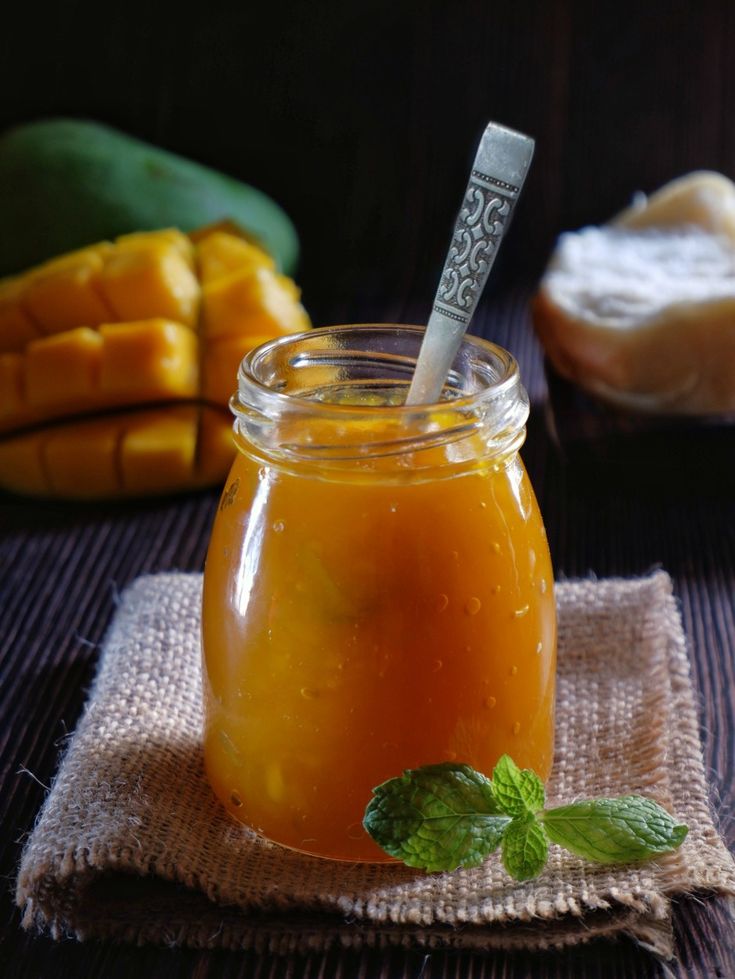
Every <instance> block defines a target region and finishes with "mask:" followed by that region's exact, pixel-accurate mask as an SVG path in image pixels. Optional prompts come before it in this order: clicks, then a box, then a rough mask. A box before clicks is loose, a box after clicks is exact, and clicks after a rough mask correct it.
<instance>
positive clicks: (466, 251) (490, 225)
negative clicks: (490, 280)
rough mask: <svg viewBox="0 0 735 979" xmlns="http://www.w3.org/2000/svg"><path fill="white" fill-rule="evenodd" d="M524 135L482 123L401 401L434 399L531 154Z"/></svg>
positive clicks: (472, 309) (411, 402) (471, 311)
mask: <svg viewBox="0 0 735 979" xmlns="http://www.w3.org/2000/svg"><path fill="white" fill-rule="evenodd" d="M533 148H534V141H533V140H532V139H531V138H530V137H529V136H524V135H523V134H522V133H517V132H515V131H514V130H513V129H506V127H505V126H499V125H498V124H497V123H495V122H491V123H488V125H487V127H486V129H485V132H484V133H483V134H482V139H481V140H480V146H479V147H478V150H477V156H476V157H475V162H474V163H473V164H472V172H471V174H470V180H469V183H468V184H467V190H466V191H465V195H464V201H463V203H462V207H461V209H460V212H459V216H458V217H457V222H456V224H455V226H454V234H453V236H452V243H451V245H450V246H449V252H448V254H447V258H446V261H445V263H444V270H443V272H442V275H441V279H440V280H439V287H438V289H437V292H436V296H435V298H434V308H433V310H432V313H431V316H430V317H429V322H428V324H427V327H426V333H425V334H424V339H423V342H422V344H421V350H420V351H419V356H418V359H417V360H416V369H415V371H414V375H413V380H412V381H411V387H410V388H409V391H408V397H407V398H406V404H408V405H415V404H431V403H433V402H435V401H438V400H439V397H440V395H441V392H442V388H443V387H444V382H445V381H446V379H447V374H448V373H449V368H450V367H451V366H452V361H453V360H454V358H455V356H456V354H457V351H458V350H459V346H460V344H461V342H462V337H463V336H464V334H465V331H466V329H467V327H468V326H469V323H470V320H471V319H472V316H473V315H474V312H475V309H476V307H477V303H478V300H479V298H480V295H481V294H482V290H483V289H484V288H485V283H486V282H487V277H488V275H489V274H490V269H491V268H492V265H493V262H494V261H495V256H496V255H497V253H498V248H499V247H500V242H501V241H502V239H503V235H504V234H505V231H506V229H507V227H508V225H509V223H510V218H511V215H512V213H513V208H514V207H515V203H516V201H517V200H518V197H519V196H520V193H521V188H522V187H523V181H524V180H525V179H526V174H527V172H528V168H529V166H530V165H531V157H532V156H533Z"/></svg>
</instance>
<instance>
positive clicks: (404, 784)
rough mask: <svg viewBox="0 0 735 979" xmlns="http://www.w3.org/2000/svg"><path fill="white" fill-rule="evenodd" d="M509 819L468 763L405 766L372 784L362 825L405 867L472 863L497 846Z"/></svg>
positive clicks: (453, 867) (440, 867) (445, 867)
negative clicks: (384, 779) (408, 768)
mask: <svg viewBox="0 0 735 979" xmlns="http://www.w3.org/2000/svg"><path fill="white" fill-rule="evenodd" d="M509 823H510V818H509V817H508V816H507V815H504V814H503V813H501V812H500V810H499V809H498V806H497V804H496V802H495V799H494V797H493V792H492V786H491V784H490V780H489V779H487V778H486V777H485V776H484V775H481V774H480V773H479V772H476V771H475V770H474V769H473V768H471V767H470V766H469V765H458V764H454V763H449V762H448V763H444V764H440V765H424V766H423V767H422V768H416V769H411V770H408V771H405V772H404V773H403V775H401V776H399V777H398V778H392V779H390V780H389V781H387V782H383V784H382V785H379V786H377V788H375V789H373V798H372V799H371V800H370V802H369V803H368V807H367V809H366V810H365V818H364V820H363V826H364V827H365V829H366V830H367V832H368V833H369V834H370V836H372V838H373V839H374V840H375V842H376V843H377V844H378V846H380V847H382V848H383V849H384V850H385V851H386V853H389V854H390V855H391V856H393V857H398V858H399V859H401V860H403V862H404V863H406V864H408V866H409V867H419V868H421V869H423V870H429V871H435V870H456V869H457V867H477V866H478V865H479V864H481V863H482V861H483V860H484V859H485V857H487V856H488V854H490V853H492V852H493V850H495V849H497V847H498V845H499V844H500V841H501V839H502V837H503V833H504V831H505V828H506V826H507V825H508V824H509Z"/></svg>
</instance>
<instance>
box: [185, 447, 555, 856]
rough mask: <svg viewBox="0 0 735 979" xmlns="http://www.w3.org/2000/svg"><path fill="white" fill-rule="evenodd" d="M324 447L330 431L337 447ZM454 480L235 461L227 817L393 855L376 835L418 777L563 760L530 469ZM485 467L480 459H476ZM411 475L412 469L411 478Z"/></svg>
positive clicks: (208, 647) (212, 648) (490, 467)
mask: <svg viewBox="0 0 735 979" xmlns="http://www.w3.org/2000/svg"><path fill="white" fill-rule="evenodd" d="M320 440H321V441H324V433H320ZM429 451H430V453H433V454H434V455H435V456H436V462H437V467H435V468H434V469H432V470H431V471H432V473H434V475H435V476H436V477H437V478H433V477H431V478H428V477H424V476H421V477H420V478H416V477H417V474H416V473H415V472H413V473H412V471H411V458H410V457H409V458H408V460H407V461H404V462H403V463H402V464H399V465H398V466H396V464H395V461H393V462H392V463H391V464H390V467H389V468H390V469H391V473H390V478H386V479H382V478H381V474H380V466H378V469H377V472H376V471H373V472H371V473H370V474H369V476H366V477H363V475H362V474H361V470H360V466H359V464H357V463H354V464H352V465H350V464H349V463H347V464H345V472H344V473H342V474H340V475H334V474H332V475H329V474H324V473H322V474H321V475H319V474H316V473H314V472H311V473H299V472H297V471H296V470H295V469H293V468H291V469H287V468H282V467H280V466H278V465H275V464H270V463H269V462H268V461H267V460H264V459H263V458H262V457H261V458H260V459H258V460H256V459H255V458H253V457H251V456H250V455H249V454H247V453H246V452H244V451H241V452H240V453H238V458H237V459H236V461H235V464H234V467H233V469H232V472H231V474H230V478H229V481H228V483H227V486H226V488H225V492H224V494H223V496H222V501H221V503H220V509H219V512H218V515H217V520H216V522H215V526H214V531H213V535H212V540H211V545H210V549H209V555H208V558H207V568H206V575H205V589H204V608H203V644H204V664H205V670H204V674H205V677H204V687H205V690H204V694H205V717H206V723H205V737H204V746H205V759H206V769H207V774H208V777H209V780H210V782H211V785H212V787H213V788H214V791H215V792H216V794H217V796H218V797H219V798H220V800H221V801H222V803H223V804H224V806H225V807H226V808H227V810H228V812H229V813H231V814H232V816H234V817H235V818H236V819H238V820H240V821H242V822H244V823H246V824H248V825H249V826H251V827H252V828H254V829H255V830H257V831H258V832H259V833H261V834H263V835H264V836H266V837H267V838H269V839H271V840H274V841H276V842H278V843H281V844H284V845H286V846H288V847H292V848H294V849H296V850H301V851H306V852H309V853H315V854H319V855H322V856H327V857H333V858H338V859H344V860H386V859H389V858H388V857H387V856H386V855H385V854H384V853H383V852H382V850H380V849H379V848H378V846H377V845H376V844H375V843H373V841H372V840H371V839H370V838H369V837H368V835H367V833H366V832H365V831H364V829H363V828H362V818H363V815H364V811H365V807H366V805H367V803H368V802H369V800H370V798H371V790H372V789H373V787H374V786H376V785H378V784H379V783H381V782H383V781H385V780H386V779H388V778H391V777H393V776H396V775H399V774H400V773H401V772H402V771H403V770H404V769H406V768H413V767H416V766H419V765H424V764H431V763H436V762H442V761H457V762H467V763H469V764H470V765H472V766H474V767H475V768H477V769H479V770H480V771H482V772H485V773H486V774H488V775H490V774H491V773H492V769H493V766H494V765H495V762H496V761H497V759H498V757H499V756H500V755H501V754H503V753H504V752H507V753H508V754H510V755H511V756H512V757H513V759H514V760H515V761H516V762H517V763H518V764H519V765H520V766H522V767H529V768H532V769H534V770H535V771H536V772H537V773H538V774H539V775H540V776H541V777H542V778H544V779H545V778H546V777H547V776H548V774H549V770H550V768H551V763H552V753H553V732H554V674H555V656H556V618H555V604H554V594H553V575H552V568H551V563H550V558H549V551H548V546H547V542H546V535H545V532H544V528H543V524H542V521H541V516H540V513H539V510H538V506H537V503H536V500H535V497H534V494H533V490H532V488H531V485H530V482H529V480H528V477H527V475H526V472H525V470H524V468H523V465H522V463H521V462H520V459H519V458H518V456H517V455H516V454H515V453H512V454H511V455H510V456H508V457H506V458H504V459H498V458H493V459H492V460H490V461H488V460H487V459H484V460H480V461H477V460H475V461H474V462H473V463H471V464H469V465H467V466H465V467H464V468H460V470H458V471H453V472H452V474H450V475H449V476H446V475H445V476H444V477H443V478H441V477H442V469H441V463H442V462H445V461H446V460H447V459H450V458H452V452H453V451H454V452H455V455H456V447H455V448H454V449H453V447H452V446H441V445H440V446H439V447H438V448H436V447H435V448H432V449H430V450H429ZM478 454H480V455H481V453H478ZM401 467H403V470H404V471H403V472H402V473H400V472H399V473H397V472H396V470H397V469H401Z"/></svg>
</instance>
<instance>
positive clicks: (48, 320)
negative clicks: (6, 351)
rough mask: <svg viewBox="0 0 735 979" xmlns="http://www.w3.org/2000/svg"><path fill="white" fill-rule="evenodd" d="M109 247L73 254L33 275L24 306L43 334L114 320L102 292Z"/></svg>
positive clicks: (46, 265) (95, 247)
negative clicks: (102, 277)
mask: <svg viewBox="0 0 735 979" xmlns="http://www.w3.org/2000/svg"><path fill="white" fill-rule="evenodd" d="M110 247H111V246H110V245H108V244H106V243H102V244H101V245H96V246H94V247H92V248H85V249H82V250H81V251H78V252H72V253H71V254H69V255H64V256H62V257H61V258H57V259H54V260H53V261H51V262H47V263H46V264H45V265H42V266H41V267H40V268H39V269H37V270H36V271H35V272H32V273H31V275H30V278H29V280H28V283H27V285H26V288H25V292H24V294H23V304H24V307H25V309H26V311H27V312H28V314H29V315H30V317H31V319H32V320H33V321H34V323H35V324H36V325H37V326H38V328H39V330H40V331H41V333H60V332H62V331H63V330H71V329H74V327H77V326H99V324H100V323H105V322H107V321H108V320H110V319H111V318H112V316H111V312H110V308H109V307H108V305H107V304H106V303H105V301H104V298H103V296H102V293H101V291H100V274H101V272H102V268H103V264H104V257H105V255H106V254H108V252H109V250H110Z"/></svg>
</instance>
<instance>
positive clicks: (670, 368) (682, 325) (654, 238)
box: [533, 172, 735, 415]
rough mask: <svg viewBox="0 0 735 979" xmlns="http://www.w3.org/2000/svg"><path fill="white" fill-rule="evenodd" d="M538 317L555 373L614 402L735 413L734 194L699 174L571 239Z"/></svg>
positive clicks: (542, 294)
mask: <svg viewBox="0 0 735 979" xmlns="http://www.w3.org/2000/svg"><path fill="white" fill-rule="evenodd" d="M533 319H534V325H535V327H536V331H537V333H538V335H539V338H540V339H541V342H542V343H543V345H544V348H545V350H546V353H547V355H548V357H549V359H550V361H551V363H552V364H553V365H554V367H555V368H556V369H557V370H558V371H559V372H560V373H561V374H562V375H563V376H565V377H567V378H569V379H571V380H573V381H575V382H576V383H577V384H579V385H580V386H581V387H583V388H584V389H586V390H587V391H589V392H591V393H592V394H595V395H598V396H599V397H601V398H603V399H605V400H606V401H609V402H611V403H613V404H615V405H618V406H621V407H624V408H629V409H634V410H638V411H644V412H658V413H668V414H695V415H706V414H713V413H714V414H719V413H727V412H733V411H735V185H734V184H733V183H732V182H731V181H730V180H728V179H727V178H726V177H723V176H721V175H720V174H716V173H708V172H701V173H693V174H690V175H688V176H686V177H682V178H680V179H678V180H675V181H672V182H671V183H670V184H667V185H666V186H665V187H663V188H662V189H661V190H659V191H658V192H657V193H655V194H653V195H652V196H651V197H650V198H645V197H644V196H643V195H640V196H639V197H638V198H637V199H636V200H635V201H634V203H633V205H632V206H631V207H630V208H628V209H626V210H625V211H623V212H622V213H621V214H619V215H617V216H616V217H615V218H613V219H612V221H610V222H609V223H608V224H606V225H603V226H602V227H600V228H583V229H582V230H581V231H577V232H571V233H567V234H563V235H561V237H560V238H559V241H558V243H557V246H556V248H555V250H554V253H553V255H552V257H551V260H550V262H549V265H548V268H547V270H546V272H545V273H544V276H543V278H542V280H541V283H540V286H539V290H538V292H537V294H536V296H535V298H534V302H533Z"/></svg>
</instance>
